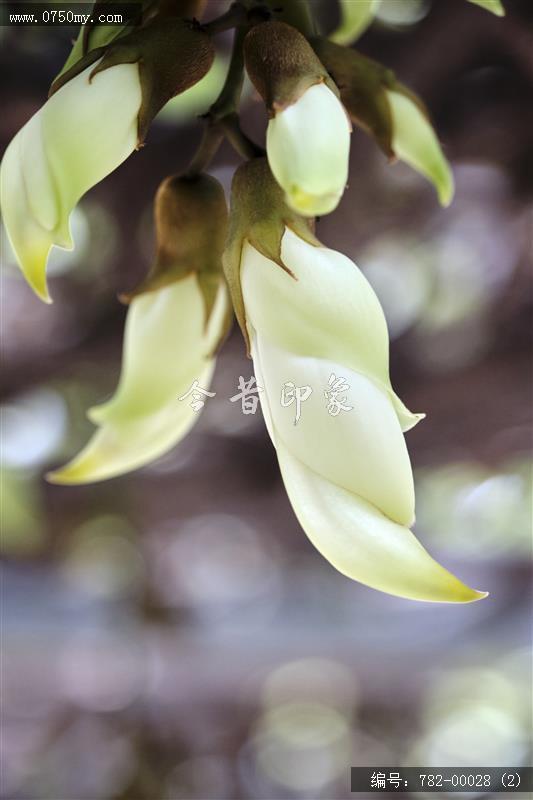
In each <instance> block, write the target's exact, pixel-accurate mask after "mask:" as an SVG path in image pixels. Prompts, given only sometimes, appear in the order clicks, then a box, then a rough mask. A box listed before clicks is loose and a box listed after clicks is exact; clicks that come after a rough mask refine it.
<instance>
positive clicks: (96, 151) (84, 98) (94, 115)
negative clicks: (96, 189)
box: [0, 64, 141, 301]
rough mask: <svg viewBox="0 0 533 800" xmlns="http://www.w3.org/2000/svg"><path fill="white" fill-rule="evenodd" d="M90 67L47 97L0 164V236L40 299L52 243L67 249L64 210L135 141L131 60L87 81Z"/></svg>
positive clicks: (137, 92) (136, 83)
mask: <svg viewBox="0 0 533 800" xmlns="http://www.w3.org/2000/svg"><path fill="white" fill-rule="evenodd" d="M93 68H94V65H93V66H91V67H88V68H87V69H86V70H85V71H84V72H82V73H81V74H80V75H78V76H76V77H75V78H73V79H72V80H71V81H69V82H68V83H67V84H65V86H63V87H62V88H61V89H59V90H58V91H57V92H56V93H55V94H54V95H52V97H51V98H50V99H49V100H48V101H47V102H46V103H45V105H44V106H43V108H42V109H41V110H40V111H38V112H37V114H35V115H34V116H33V117H32V118H31V119H30V120H29V121H28V122H27V123H26V125H25V126H24V127H23V128H22V129H21V130H20V131H19V132H18V134H17V135H16V136H15V137H14V139H13V140H12V142H11V144H10V145H9V147H8V148H7V150H6V152H5V154H4V157H3V159H2V164H1V166H0V204H1V206H2V214H3V219H4V224H5V228H6V232H7V235H8V238H9V240H10V242H11V245H12V247H13V251H14V253H15V255H16V258H17V261H18V262H19V264H20V267H21V269H22V271H23V273H24V275H25V277H26V279H27V281H28V283H29V284H30V285H31V286H32V288H33V289H34V290H35V292H36V293H37V294H38V295H39V296H40V297H41V298H42V299H43V300H46V301H49V300H50V298H49V295H48V290H47V286H46V275H45V270H46V262H47V258H48V254H49V252H50V249H51V247H52V245H56V246H58V247H63V248H67V249H70V248H71V247H72V241H71V236H70V230H69V217H70V213H71V211H72V209H73V208H74V206H75V205H76V203H77V202H78V200H79V199H80V197H81V196H82V195H83V194H85V192H86V191H87V190H88V189H90V188H91V187H92V186H94V185H95V184H96V183H98V182H99V181H100V180H102V178H104V177H105V176H106V175H108V174H109V173H110V172H112V171H113V170H114V169H115V168H116V167H117V166H118V165H119V164H121V163H122V161H124V160H125V159H126V158H127V157H128V156H129V155H130V153H131V152H132V151H133V150H134V149H135V146H136V142H137V114H138V111H139V108H140V104H141V87H140V80H139V70H138V66H137V65H136V64H121V65H119V66H116V67H112V68H110V69H108V70H105V71H103V72H101V73H98V74H97V75H96V76H95V78H94V79H93V81H92V82H91V83H89V75H90V73H91V71H92V69H93Z"/></svg>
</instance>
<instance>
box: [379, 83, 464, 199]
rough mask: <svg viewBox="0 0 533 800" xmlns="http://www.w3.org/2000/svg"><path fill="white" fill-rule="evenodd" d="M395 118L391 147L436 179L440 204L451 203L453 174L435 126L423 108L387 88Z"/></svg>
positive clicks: (435, 184)
mask: <svg viewBox="0 0 533 800" xmlns="http://www.w3.org/2000/svg"><path fill="white" fill-rule="evenodd" d="M387 96H388V99H389V103H390V106H391V111H392V118H393V131H394V134H393V138H392V149H393V150H394V152H395V153H396V155H397V156H398V158H400V159H401V160H402V161H405V163H406V164H409V166H410V167H412V168H413V169H415V170H416V171H417V172H420V174H421V175H423V176H424V177H425V178H427V179H428V180H429V181H431V183H433V185H434V187H435V189H436V191H437V194H438V197H439V201H440V203H441V205H443V206H448V205H450V203H451V201H452V198H453V193H454V181H453V174H452V171H451V168H450V165H449V164H448V162H447V160H446V158H445V156H444V154H443V152H442V148H441V146H440V144H439V140H438V138H437V135H436V133H435V131H434V130H433V127H432V125H431V123H430V122H429V120H428V119H427V117H426V116H425V114H424V113H423V112H422V110H421V109H420V108H419V107H418V106H417V104H416V103H414V102H413V101H412V100H411V99H410V98H409V97H407V96H406V95H404V94H402V93H401V92H393V91H390V90H387Z"/></svg>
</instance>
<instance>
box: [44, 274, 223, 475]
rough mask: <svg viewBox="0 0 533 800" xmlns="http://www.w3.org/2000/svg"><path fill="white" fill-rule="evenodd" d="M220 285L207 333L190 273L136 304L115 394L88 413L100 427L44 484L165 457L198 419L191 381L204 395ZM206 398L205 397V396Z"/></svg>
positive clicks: (217, 327)
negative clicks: (188, 394)
mask: <svg viewBox="0 0 533 800" xmlns="http://www.w3.org/2000/svg"><path fill="white" fill-rule="evenodd" d="M227 304H228V297H227V291H226V288H225V286H224V285H223V284H222V283H221V286H220V290H219V293H218V296H217V298H216V300H215V305H214V308H213V312H212V315H211V318H210V321H209V325H208V326H207V329H206V327H205V308H204V305H203V301H202V296H201V292H200V289H199V287H198V283H197V280H196V277H195V276H194V275H191V276H189V277H188V278H185V279H184V280H182V281H178V282H176V283H174V284H171V285H170V286H167V287H164V288H163V289H159V290H157V291H154V292H148V293H146V294H143V295H140V296H139V297H138V298H136V299H135V300H134V301H133V302H132V304H131V306H130V309H129V312H128V319H127V323H126V334H125V347H124V364H123V368H122V374H121V378H120V382H119V386H118V389H117V391H116V393H115V395H114V396H113V397H112V398H111V400H109V401H108V402H107V403H105V404H103V405H101V406H96V407H94V408H93V409H91V411H90V412H89V416H90V419H91V420H92V421H93V422H95V423H97V424H98V425H99V426H100V427H99V429H98V430H97V431H96V432H95V433H94V435H93V437H92V439H91V440H90V441H89V443H88V444H87V445H86V446H85V448H84V449H83V450H82V451H81V453H80V454H79V455H77V456H76V457H75V458H74V459H73V460H72V461H71V462H69V463H68V464H67V465H66V466H64V467H62V468H61V469H59V470H56V471H54V472H52V473H50V475H48V479H49V480H50V481H51V482H53V483H90V482H93V481H100V480H105V479H107V478H112V477H115V476H117V475H122V474H124V473H125V472H129V471H131V470H134V469H137V468H139V467H141V466H143V465H144V464H147V463H149V462H150V461H153V460H154V459H155V458H158V457H159V456H161V455H163V454H164V453H166V452H167V451H168V450H170V448H172V447H174V445H176V444H177V443H178V442H179V441H181V439H183V438H184V437H185V436H186V435H187V433H188V432H189V431H190V429H191V428H192V426H193V425H194V423H195V422H196V421H197V419H198V418H199V414H200V411H195V410H194V409H193V408H192V407H191V398H190V397H188V398H184V399H183V400H180V399H179V398H180V397H183V395H185V394H186V393H187V392H188V391H189V390H190V388H191V387H192V385H193V383H194V381H198V384H199V386H200V387H201V388H202V389H204V390H206V391H209V384H210V382H211V377H212V374H213V370H214V368H215V359H214V358H213V357H212V356H211V353H212V350H213V347H214V345H215V343H216V341H217V339H218V337H219V335H220V331H221V329H222V325H223V323H224V317H225V314H226V311H227ZM206 399H207V398H206Z"/></svg>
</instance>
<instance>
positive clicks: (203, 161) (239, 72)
mask: <svg viewBox="0 0 533 800" xmlns="http://www.w3.org/2000/svg"><path fill="white" fill-rule="evenodd" d="M237 5H239V6H240V4H234V6H232V7H231V8H230V9H229V11H228V12H227V15H229V14H230V13H231V11H232V9H234V8H235V6H237ZM241 8H243V7H241ZM223 16H226V15H223ZM221 19H222V17H219V20H221ZM244 19H245V21H244V22H243V21H242V17H241V24H240V25H238V27H236V29H235V35H234V38H233V47H232V51H231V59H230V64H229V67H228V74H227V75H226V80H225V81H224V86H223V87H222V90H221V92H220V94H219V96H218V98H217V99H216V100H215V102H214V103H213V105H212V106H211V108H210V109H209V111H208V112H207V114H205V119H206V127H205V130H204V134H203V136H202V139H201V141H200V144H199V146H198V149H197V151H196V153H195V154H194V156H193V158H192V160H191V163H190V165H189V168H188V170H187V174H188V175H197V174H198V173H199V172H202V171H203V170H205V169H206V167H207V166H208V165H209V163H210V162H211V160H212V159H213V157H214V156H215V154H216V152H217V150H218V148H219V147H220V145H221V143H222V140H223V139H224V136H225V137H226V138H227V139H228V141H229V142H230V144H231V145H232V146H233V147H234V148H235V150H236V151H237V152H238V153H239V155H241V156H242V157H243V158H254V157H256V156H258V155H262V154H263V150H262V148H260V147H259V146H258V145H256V144H254V142H252V141H251V139H249V138H248V137H247V136H246V134H245V133H243V131H242V130H241V127H240V124H239V115H238V108H239V102H240V99H241V93H242V85H243V81H244V55H243V49H242V45H243V41H244V37H245V36H246V34H247V32H248V29H249V27H250V25H251V24H253V21H252V22H250V19H249V18H247V17H246V12H245V17H244ZM214 22H217V20H214Z"/></svg>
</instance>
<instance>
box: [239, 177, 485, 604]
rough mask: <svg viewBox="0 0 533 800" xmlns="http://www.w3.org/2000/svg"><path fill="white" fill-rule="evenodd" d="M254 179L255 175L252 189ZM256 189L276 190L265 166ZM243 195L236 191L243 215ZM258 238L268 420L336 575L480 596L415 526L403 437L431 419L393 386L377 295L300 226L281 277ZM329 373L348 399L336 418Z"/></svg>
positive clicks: (249, 265) (398, 589)
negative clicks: (295, 405)
mask: <svg viewBox="0 0 533 800" xmlns="http://www.w3.org/2000/svg"><path fill="white" fill-rule="evenodd" d="M258 176H259V170H258V169H256V170H255V171H254V173H248V175H247V176H246V177H247V181H248V184H251V182H252V178H255V179H256V180H257V179H258ZM272 182H273V181H272V178H270V184H272ZM256 190H257V193H258V195H259V193H260V192H267V193H268V192H269V191H270V185H269V182H268V176H267V174H266V173H265V171H264V170H263V174H262V177H261V180H260V181H258V180H257V185H256ZM241 196H242V195H241V194H240V193H239V192H234V193H233V195H232V209H231V213H232V215H235V216H236V217H237V218H238V217H239V216H240V215H241V209H240V208H239V202H240V198H241ZM244 216H246V214H244ZM281 216H282V215H281V211H280V213H279V214H278V219H279V218H280V217H281ZM257 219H258V220H262V219H263V217H262V212H261V211H258V215H257ZM301 230H304V229H303V228H302V229H301ZM261 233H262V229H261V228H260V227H258V226H256V227H255V229H254V236H253V237H252V236H250V235H248V236H245V237H244V239H243V243H242V247H241V250H240V262H241V263H240V268H239V272H238V275H239V276H240V282H241V293H242V300H243V307H244V314H245V324H246V327H247V330H248V337H249V340H250V344H251V353H252V357H253V360H254V372H255V375H256V377H257V383H258V385H260V386H261V387H262V389H263V391H262V392H261V394H260V400H261V405H262V409H263V414H264V417H265V422H266V425H267V428H268V432H269V434H270V437H271V439H272V442H273V444H274V447H275V448H276V452H277V456H278V461H279V464H280V468H281V473H282V477H283V481H284V483H285V487H286V490H287V493H288V495H289V499H290V501H291V503H292V506H293V508H294V511H295V513H296V516H297V517H298V520H299V521H300V524H301V525H302V527H303V529H304V530H305V532H306V534H307V535H308V536H309V538H310V539H311V541H312V542H313V544H314V545H315V547H317V549H318V550H319V551H320V552H321V553H322V555H324V557H325V558H326V559H328V560H329V561H330V562H331V563H332V564H333V565H334V566H335V567H336V568H337V569H338V570H339V571H340V572H342V573H344V574H345V575H347V576H348V577H350V578H353V579H354V580H358V581H360V582H362V583H365V584H367V585H368V586H372V587H373V588H376V589H379V590H381V591H384V592H388V593H390V594H394V595H398V596H401V597H407V598H411V599H416V600H428V601H435V602H456V603H463V602H470V601H472V600H477V599H480V598H481V597H484V596H485V595H484V594H483V593H481V592H476V591H474V590H472V589H470V588H468V587H467V586H465V585H464V584H463V583H461V582H460V581H459V580H458V579H457V578H455V577H454V576H453V575H451V574H450V573H449V572H447V571H446V570H445V569H444V568H443V567H441V566H440V565H439V564H437V562H435V561H434V560H433V559H432V558H431V556H430V555H429V554H428V553H427V552H426V551H425V549H424V548H423V547H422V545H421V544H420V543H419V542H418V540H417V539H416V538H415V536H414V535H413V534H412V533H411V531H410V530H409V528H410V526H411V525H412V524H413V522H414V488H413V477H412V472H411V465H410V462H409V455H408V452H407V448H406V445H405V440H404V436H403V431H406V430H408V429H409V428H411V427H413V425H415V424H416V423H417V422H418V421H419V420H420V419H421V418H422V417H423V416H424V415H423V414H412V413H411V412H410V411H408V409H407V408H406V407H405V406H404V405H403V403H402V402H401V400H400V399H399V398H398V397H397V396H396V395H395V393H394V391H393V389H392V387H391V384H390V379H389V370H388V359H389V353H388V333H387V326H386V322H385V318H384V315H383V312H382V309H381V306H380V304H379V301H378V299H377V297H376V295H375V294H374V292H373V290H372V288H371V287H370V285H369V284H368V282H367V281H366V279H365V278H364V276H363V275H362V273H361V272H360V271H359V270H358V268H357V267H356V265H355V264H354V263H353V262H352V261H350V259H348V258H346V257H345V256H343V255H341V254H340V253H337V252H335V251H333V250H330V249H328V248H325V247H322V246H321V245H319V244H318V243H317V242H316V240H314V241H309V240H308V239H307V238H304V237H302V236H300V234H299V232H298V231H297V230H296V226H295V221H294V220H293V221H292V222H291V227H289V226H288V225H287V226H285V227H284V229H283V231H282V235H281V240H280V242H279V261H280V262H281V263H282V264H283V265H284V267H285V268H284V269H280V268H279V263H278V260H274V259H272V258H269V257H268V255H266V253H267V252H268V250H269V249H270V248H271V244H270V242H268V241H266V245H265V240H264V239H263V237H262V236H261ZM269 233H270V234H271V228H270V227H269V228H267V234H269ZM276 236H278V234H276ZM230 241H231V237H230ZM226 257H227V252H226V254H225V259H226ZM225 263H226V262H225ZM332 377H333V378H334V379H335V381H338V379H342V380H343V381H344V382H345V391H346V395H347V396H346V397H345V398H343V399H344V400H346V403H345V404H344V405H343V406H342V410H341V411H340V413H336V412H335V413H334V414H329V413H328V410H327V403H326V400H325V396H326V395H327V390H328V387H331V385H332ZM287 382H290V387H291V392H292V393H293V395H294V392H295V390H296V388H299V389H305V390H306V391H305V392H302V394H301V396H302V397H303V398H305V402H304V403H303V405H302V409H301V416H300V417H299V418H296V417H295V416H294V412H293V410H292V408H288V405H289V403H290V399H291V398H289V402H283V387H284V386H286V385H287ZM334 385H335V384H334ZM291 397H292V395H291ZM296 422H297V424H296Z"/></svg>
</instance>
